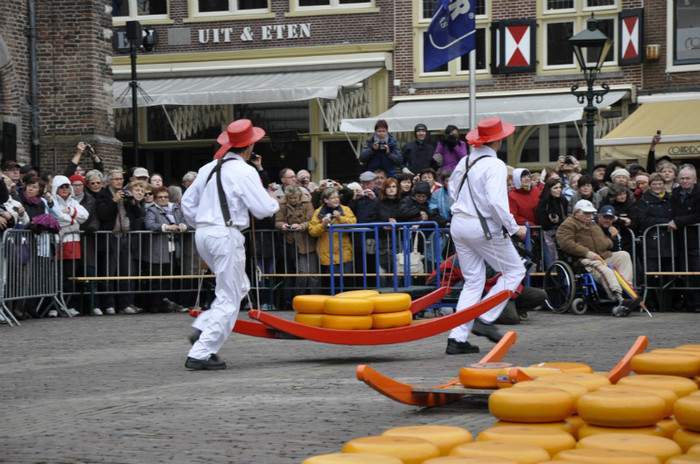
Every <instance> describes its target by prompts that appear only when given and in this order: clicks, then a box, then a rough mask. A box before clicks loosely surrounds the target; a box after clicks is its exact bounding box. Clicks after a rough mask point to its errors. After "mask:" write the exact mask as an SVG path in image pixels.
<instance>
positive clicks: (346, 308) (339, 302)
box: [323, 298, 374, 316]
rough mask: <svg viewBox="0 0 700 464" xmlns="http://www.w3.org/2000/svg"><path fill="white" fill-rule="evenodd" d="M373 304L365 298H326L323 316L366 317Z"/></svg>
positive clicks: (370, 312) (372, 308)
mask: <svg viewBox="0 0 700 464" xmlns="http://www.w3.org/2000/svg"><path fill="white" fill-rule="evenodd" d="M372 311H374V304H373V303H372V302H371V301H369V300H368V299H366V298H328V299H327V300H326V302H325V305H324V307H323V312H324V313H325V314H336V315H341V316H366V315H368V314H372Z"/></svg>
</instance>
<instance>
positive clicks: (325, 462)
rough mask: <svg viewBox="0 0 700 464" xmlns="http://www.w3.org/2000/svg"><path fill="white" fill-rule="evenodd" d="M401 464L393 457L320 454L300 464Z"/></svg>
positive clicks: (366, 454) (361, 454) (358, 454)
mask: <svg viewBox="0 0 700 464" xmlns="http://www.w3.org/2000/svg"><path fill="white" fill-rule="evenodd" d="M367 463H372V464H403V461H402V460H401V459H399V458H395V457H393V456H385V455H381V454H370V453H336V454H321V455H319V456H312V457H310V458H308V459H304V461H303V462H302V463H301V464H367Z"/></svg>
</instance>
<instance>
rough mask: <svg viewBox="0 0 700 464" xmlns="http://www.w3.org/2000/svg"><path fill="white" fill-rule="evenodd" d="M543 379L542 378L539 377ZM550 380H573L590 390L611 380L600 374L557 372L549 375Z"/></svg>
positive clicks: (608, 383) (548, 379) (607, 383)
mask: <svg viewBox="0 0 700 464" xmlns="http://www.w3.org/2000/svg"><path fill="white" fill-rule="evenodd" d="M537 380H542V379H537ZM546 380H547V381H548V382H572V383H577V384H579V385H583V386H584V387H586V388H587V389H588V391H589V392H591V391H595V390H597V389H598V387H602V386H603V385H610V380H608V378H607V377H605V376H604V375H600V374H565V373H563V374H556V375H550V376H547V379H546Z"/></svg>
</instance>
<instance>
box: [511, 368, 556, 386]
mask: <svg viewBox="0 0 700 464" xmlns="http://www.w3.org/2000/svg"><path fill="white" fill-rule="evenodd" d="M518 368H519V369H520V371H521V372H522V373H523V374H526V375H527V376H529V377H532V378H533V379H539V378H541V377H549V376H551V375H555V374H562V373H563V372H562V370H561V369H558V368H556V367H518ZM508 371H509V369H501V372H499V373H498V375H499V376H501V377H504V376H508V375H509V372H508ZM499 386H502V384H499ZM509 386H510V385H509Z"/></svg>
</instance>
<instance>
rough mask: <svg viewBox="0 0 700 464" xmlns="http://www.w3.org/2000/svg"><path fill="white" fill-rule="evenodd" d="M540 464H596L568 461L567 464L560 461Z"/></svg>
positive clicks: (592, 463)
mask: <svg viewBox="0 0 700 464" xmlns="http://www.w3.org/2000/svg"><path fill="white" fill-rule="evenodd" d="M539 464H595V463H594V462H591V461H571V460H567V461H566V463H564V462H562V461H560V460H558V459H557V460H554V461H542V462H540V463H539Z"/></svg>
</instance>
